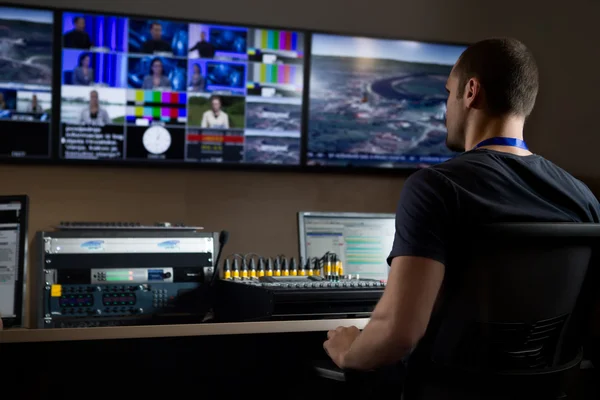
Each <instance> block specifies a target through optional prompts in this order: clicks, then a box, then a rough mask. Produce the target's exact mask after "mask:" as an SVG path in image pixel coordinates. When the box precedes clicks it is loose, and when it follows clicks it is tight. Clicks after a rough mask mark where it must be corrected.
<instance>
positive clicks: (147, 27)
mask: <svg viewBox="0 0 600 400" xmlns="http://www.w3.org/2000/svg"><path fill="white" fill-rule="evenodd" d="M309 39H310V40H309ZM309 47H310V48H309ZM465 48H466V46H465V45H451V44H441V43H427V42H416V41H406V40H390V39H377V38H367V37H354V36H347V35H336V34H322V33H313V32H303V31H297V30H285V29H273V28H267V27H265V28H260V27H258V28H256V27H247V26H234V25H229V24H209V23H201V22H193V21H192V22H190V21H177V20H167V19H154V18H148V17H139V16H135V17H134V16H125V15H113V14H100V13H94V12H91V11H90V12H88V11H85V12H83V11H72V10H71V11H69V10H45V9H37V8H36V9H34V8H26V7H21V6H14V7H9V6H0V158H1V159H7V158H24V159H29V158H42V159H44V158H45V159H48V160H52V161H61V162H64V163H70V162H72V163H77V162H81V161H87V162H91V163H98V164H111V163H113V164H127V163H142V164H165V163H172V164H182V165H201V164H224V165H225V164H228V165H246V166H251V165H254V166H261V165H271V166H277V165H281V166H289V167H292V168H293V167H307V168H309V169H310V168H312V169H315V168H324V169H339V168H345V167H364V168H368V169H373V168H374V169H380V168H395V169H398V168H409V169H414V168H421V167H427V166H429V165H433V164H437V163H440V162H443V161H445V160H448V159H449V158H451V157H453V156H454V155H455V154H454V153H452V152H450V151H449V150H448V149H447V148H446V144H445V142H446V126H445V114H446V100H447V92H446V89H445V83H446V80H447V78H448V75H449V73H450V71H451V69H452V66H453V65H454V63H455V62H456V61H457V60H458V58H459V56H460V54H461V53H462V52H463V51H464V49H465ZM308 63H310V69H309V68H308V67H309V65H308ZM305 71H310V76H306V77H305V73H306V72H305ZM305 82H306V83H307V84H308V86H307V87H305ZM53 104H54V107H55V109H54V110H53V109H52V108H53Z"/></svg>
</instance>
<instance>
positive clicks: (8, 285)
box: [0, 196, 27, 326]
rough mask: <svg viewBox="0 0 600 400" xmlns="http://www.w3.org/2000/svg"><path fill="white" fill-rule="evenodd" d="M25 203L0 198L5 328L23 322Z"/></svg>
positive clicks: (0, 294)
mask: <svg viewBox="0 0 600 400" xmlns="http://www.w3.org/2000/svg"><path fill="white" fill-rule="evenodd" d="M26 232H27V200H26V198H25V197H24V196H8V197H7V196H0V316H1V317H2V321H3V322H4V323H5V326H13V325H20V324H21V322H22V311H23V293H24V290H23V289H24V285H25V279H24V276H25V257H26V251H25V247H26V240H27V239H26Z"/></svg>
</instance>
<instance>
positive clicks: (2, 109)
mask: <svg viewBox="0 0 600 400" xmlns="http://www.w3.org/2000/svg"><path fill="white" fill-rule="evenodd" d="M53 29H54V14H53V12H52V11H48V10H37V9H28V8H18V7H0V134H1V136H2V137H1V138H0V158H49V157H50V156H51V136H50V129H51V122H50V120H51V115H52V110H51V109H52V38H53Z"/></svg>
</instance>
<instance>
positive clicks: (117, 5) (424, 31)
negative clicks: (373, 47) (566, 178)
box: [0, 0, 600, 255]
mask: <svg viewBox="0 0 600 400" xmlns="http://www.w3.org/2000/svg"><path fill="white" fill-rule="evenodd" d="M19 3H21V4H35V5H42V6H43V5H48V6H50V5H51V6H56V7H85V8H86V9H90V10H97V11H103V10H104V11H111V12H121V13H136V14H148V15H156V16H161V17H164V18H168V17H180V18H186V19H194V20H203V19H206V20H216V21H223V22H239V23H252V24H267V25H269V24H275V25H280V26H289V27H298V28H309V29H317V30H329V31H340V32H349V33H352V32H355V33H361V34H369V35H381V36H391V37H397V38H415V39H428V40H443V41H457V42H473V41H477V40H479V39H482V38H485V37H490V36H500V35H502V36H515V37H517V38H519V39H521V40H523V41H524V42H525V43H526V44H527V45H528V46H529V47H530V48H531V49H532V51H533V52H534V54H535V56H536V57H537V60H538V63H539V66H540V73H541V89H540V93H539V97H538V104H537V107H536V109H535V110H534V113H533V115H532V116H531V118H530V121H529V123H528V125H527V127H526V139H527V140H528V143H529V145H530V148H531V149H532V150H533V151H534V152H536V153H539V154H541V155H543V156H545V157H547V158H549V159H551V160H552V161H555V162H557V163H558V164H559V165H561V166H563V167H564V168H566V169H567V170H569V171H570V172H572V173H574V174H576V175H577V176H579V177H581V178H583V179H584V180H585V181H586V182H587V183H588V184H590V186H592V188H596V186H597V182H600V163H599V162H598V157H596V154H597V152H598V149H599V148H600V135H598V128H597V127H596V126H595V125H596V118H595V117H596V115H597V111H596V109H597V107H598V101H597V92H598V90H599V89H600V74H599V73H598V71H600V53H599V52H598V51H597V50H596V49H595V45H596V43H597V42H598V39H600V28H599V27H598V22H597V17H598V15H600V3H599V2H598V1H596V0H573V1H570V2H568V3H565V2H560V3H558V4H560V5H554V4H553V3H552V2H527V1H516V0H505V1H502V2H482V1H477V0H455V1H446V0H421V1H418V2H416V1H407V0H402V1H390V0H370V1H355V0H327V1H323V0H303V1H290V0H287V1H286V0H283V1H279V2H276V1H272V0H252V1H247V0H228V1H226V2H222V1H213V2H210V1H190V0H169V1H158V0H145V1H139V0H138V1H133V0H131V1H124V0H86V1H85V2H82V1H80V0H52V1H48V0H21V1H19ZM534 3H535V4H534ZM0 177H2V186H1V188H0V194H16V193H27V194H29V195H30V196H31V199H32V203H31V223H30V231H31V233H32V234H33V232H35V231H37V230H40V229H43V228H47V227H50V226H51V225H53V224H55V223H57V222H58V221H60V220H138V221H141V222H152V221H156V220H161V221H162V220H166V221H183V222H185V223H187V224H199V225H202V226H204V227H206V228H207V229H209V230H220V229H228V230H229V231H230V232H231V240H230V246H229V251H239V252H247V251H255V252H263V253H268V254H279V253H286V254H289V255H293V254H295V253H296V252H297V235H296V220H295V213H296V212H297V211H299V210H323V211H326V210H335V211H365V212H367V211H368V212H393V210H394V207H395V203H396V201H397V199H398V194H399V192H400V190H401V187H402V183H403V177H402V175H401V174H398V176H397V177H393V176H389V175H388V176H385V177H382V176H379V177H378V176H375V175H373V176H353V175H325V174H308V175H306V174H294V173H262V172H261V173H259V172H243V171H239V172H218V171H200V170H167V171H161V170H159V169H156V168H148V169H117V168H96V167H94V168H92V167H90V168H79V167H74V168H64V167H40V166H0ZM599 186H600V185H599Z"/></svg>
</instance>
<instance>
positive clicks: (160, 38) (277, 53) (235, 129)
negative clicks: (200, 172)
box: [60, 12, 304, 165]
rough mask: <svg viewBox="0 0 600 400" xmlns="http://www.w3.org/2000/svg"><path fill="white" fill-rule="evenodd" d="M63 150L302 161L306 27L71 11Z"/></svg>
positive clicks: (199, 159)
mask: <svg viewBox="0 0 600 400" xmlns="http://www.w3.org/2000/svg"><path fill="white" fill-rule="evenodd" d="M62 34H63V43H62V45H63V47H62V88H61V138H60V157H61V158H63V159H88V160H124V161H135V160H162V161H170V162H188V163H233V164H236V163H244V164H284V165H300V142H301V139H300V135H301V121H302V97H303V82H304V77H303V70H304V36H303V34H302V33H299V32H291V31H282V30H272V29H254V28H244V27H232V26H220V25H214V24H213V25H210V24H196V23H189V24H188V23H183V22H174V21H166V20H156V19H139V18H128V17H121V16H108V15H99V14H81V13H73V12H65V13H63V25H62Z"/></svg>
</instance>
